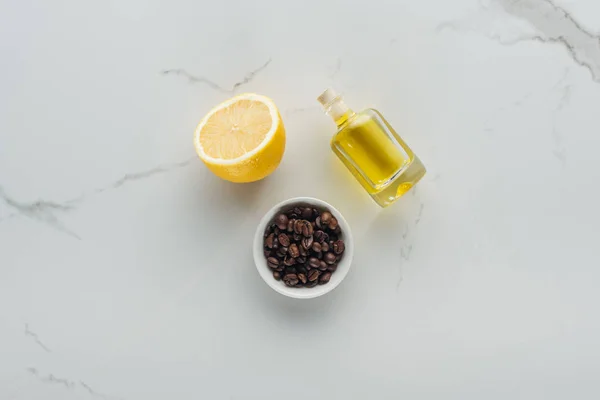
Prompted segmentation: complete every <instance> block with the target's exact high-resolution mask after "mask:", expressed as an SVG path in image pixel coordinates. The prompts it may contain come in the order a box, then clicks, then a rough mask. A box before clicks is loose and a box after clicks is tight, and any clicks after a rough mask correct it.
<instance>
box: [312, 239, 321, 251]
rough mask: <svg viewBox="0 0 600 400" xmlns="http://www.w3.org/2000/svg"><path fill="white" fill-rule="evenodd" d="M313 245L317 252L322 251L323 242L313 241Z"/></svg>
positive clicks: (313, 249)
mask: <svg viewBox="0 0 600 400" xmlns="http://www.w3.org/2000/svg"><path fill="white" fill-rule="evenodd" d="M311 247H312V251H314V252H315V253H320V252H321V243H319V242H314V241H313V244H312V246H311Z"/></svg>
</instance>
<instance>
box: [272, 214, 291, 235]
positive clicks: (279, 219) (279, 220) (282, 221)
mask: <svg viewBox="0 0 600 400" xmlns="http://www.w3.org/2000/svg"><path fill="white" fill-rule="evenodd" d="M288 220H289V218H288V217H287V215H285V214H279V215H278V216H276V217H275V224H276V225H277V227H278V228H279V229H281V230H282V231H284V230H286V229H287V224H288Z"/></svg>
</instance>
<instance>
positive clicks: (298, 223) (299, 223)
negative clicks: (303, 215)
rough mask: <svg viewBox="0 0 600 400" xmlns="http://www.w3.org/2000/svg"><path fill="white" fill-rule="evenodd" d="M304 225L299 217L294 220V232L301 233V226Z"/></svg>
mask: <svg viewBox="0 0 600 400" xmlns="http://www.w3.org/2000/svg"><path fill="white" fill-rule="evenodd" d="M303 226H304V221H303V220H301V219H298V220H296V222H294V233H295V234H297V235H300V234H302V227H303Z"/></svg>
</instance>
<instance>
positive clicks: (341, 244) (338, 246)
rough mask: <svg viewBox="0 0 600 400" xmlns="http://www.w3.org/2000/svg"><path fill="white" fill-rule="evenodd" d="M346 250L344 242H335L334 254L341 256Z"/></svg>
mask: <svg viewBox="0 0 600 400" xmlns="http://www.w3.org/2000/svg"><path fill="white" fill-rule="evenodd" d="M345 249H346V245H345V244H344V241H343V240H336V241H335V242H333V252H334V253H335V254H337V255H340V254H342V253H343V252H344V250H345Z"/></svg>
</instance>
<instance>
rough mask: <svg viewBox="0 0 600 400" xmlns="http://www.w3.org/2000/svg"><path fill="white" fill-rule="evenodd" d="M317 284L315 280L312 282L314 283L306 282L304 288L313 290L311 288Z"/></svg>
mask: <svg viewBox="0 0 600 400" xmlns="http://www.w3.org/2000/svg"><path fill="white" fill-rule="evenodd" d="M318 284H319V281H317V280H316V279H315V280H314V281H312V282H311V281H308V282H306V285H305V286H306V287H307V288H313V287H315V286H317V285H318Z"/></svg>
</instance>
